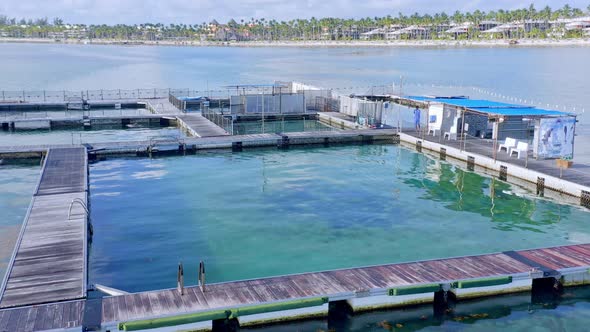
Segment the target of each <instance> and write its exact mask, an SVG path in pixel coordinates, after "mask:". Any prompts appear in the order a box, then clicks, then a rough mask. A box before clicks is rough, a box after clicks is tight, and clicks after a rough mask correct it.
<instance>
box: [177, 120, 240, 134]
mask: <svg viewBox="0 0 590 332" xmlns="http://www.w3.org/2000/svg"><path fill="white" fill-rule="evenodd" d="M176 118H177V119H178V122H179V125H180V127H182V128H184V129H186V130H187V131H188V132H189V134H190V135H191V136H194V137H215V136H228V135H229V133H228V132H227V131H225V130H224V129H223V128H221V127H219V126H218V125H216V124H215V123H213V122H211V121H209V120H208V119H207V118H205V117H204V116H202V115H200V114H184V115H179V116H177V117H176Z"/></svg>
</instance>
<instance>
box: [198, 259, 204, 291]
mask: <svg viewBox="0 0 590 332" xmlns="http://www.w3.org/2000/svg"><path fill="white" fill-rule="evenodd" d="M199 286H200V287H201V292H203V293H205V263H203V261H200V262H199Z"/></svg>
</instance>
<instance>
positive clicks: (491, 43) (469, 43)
mask: <svg viewBox="0 0 590 332" xmlns="http://www.w3.org/2000/svg"><path fill="white" fill-rule="evenodd" d="M0 43H22V44H56V45H58V44H75V45H121V46H185V47H221V46H222V47H301V48H307V47H444V48H447V47H448V48H453V47H537V46H540V47H544V46H558V47H559V46H590V37H589V38H578V39H560V40H557V39H518V40H517V43H516V44H510V42H509V40H505V39H502V40H391V41H384V40H367V41H364V40H354V41H334V40H331V41H321V40H313V41H272V42H269V41H242V42H210V41H206V42H198V41H171V40H163V41H149V40H140V41H137V40H112V39H66V40H53V39H47V38H6V37H2V38H0Z"/></svg>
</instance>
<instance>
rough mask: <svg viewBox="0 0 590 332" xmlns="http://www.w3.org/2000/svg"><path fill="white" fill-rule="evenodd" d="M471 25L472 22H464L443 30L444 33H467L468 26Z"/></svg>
mask: <svg viewBox="0 0 590 332" xmlns="http://www.w3.org/2000/svg"><path fill="white" fill-rule="evenodd" d="M472 26H473V23H472V22H465V23H462V24H460V25H456V26H454V27H452V28H450V29H449V30H447V31H445V32H446V33H467V32H468V31H469V28H471V27H472Z"/></svg>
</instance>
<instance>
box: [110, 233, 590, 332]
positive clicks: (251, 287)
mask: <svg viewBox="0 0 590 332" xmlns="http://www.w3.org/2000/svg"><path fill="white" fill-rule="evenodd" d="M588 268H590V244H582V245H571V246H562V247H553V248H545V249H533V250H523V251H516V252H504V253H494V254H487V255H477V256H467V257H457V258H448V259H438V260H427V261H419V262H412V263H401V264H388V265H379V266H370V267H362V268H352V269H342V270H333V271H325V272H316V273H303V274H295V275H286V276H279V277H271V278H262V279H254V280H245V281H236V282H226V283H218V284H208V285H206V288H205V291H202V290H201V288H200V287H187V288H185V289H184V295H181V293H180V292H179V290H177V289H168V290H161V291H150V292H142V293H135V294H128V295H121V296H114V297H107V298H103V302H102V323H103V327H111V326H115V325H117V324H118V323H122V322H123V323H124V322H132V321H137V320H146V319H152V318H156V319H157V318H162V317H168V318H171V317H173V316H175V315H180V314H188V313H205V312H219V310H227V311H228V313H229V312H232V313H233V312H234V311H235V310H237V312H240V308H241V309H242V310H243V309H246V308H248V307H249V306H253V305H257V306H258V305H261V304H269V306H268V307H266V309H268V310H269V311H272V304H278V303H283V302H285V301H293V300H304V299H311V298H318V297H319V298H325V299H326V300H327V301H329V302H332V301H342V300H354V299H359V298H370V297H376V296H384V297H387V296H397V295H401V294H412V292H409V291H408V290H412V287H413V290H416V289H418V288H419V287H421V286H425V285H428V287H432V285H436V286H437V287H438V286H439V285H440V286H441V287H443V286H445V285H448V287H449V289H450V290H451V291H453V290H454V289H461V288H470V287H475V288H477V287H484V288H485V287H486V282H487V283H488V285H489V284H490V283H491V284H494V283H493V282H490V280H491V279H490V278H507V279H506V280H508V281H509V282H512V281H513V280H519V279H528V280H529V281H530V280H532V279H536V278H544V277H548V276H550V277H554V278H557V279H559V278H560V277H561V276H566V275H568V274H573V273H578V274H579V273H585V274H588ZM498 280H501V279H498ZM504 284H505V283H504ZM495 285H502V283H495ZM428 287H427V288H423V292H424V293H431V294H432V293H433V292H434V290H432V289H428ZM496 287H497V286H496ZM435 288H436V287H435ZM443 288H444V287H443ZM443 288H441V289H443ZM404 290H405V291H404ZM498 292H500V291H499V290H498ZM258 308H260V307H258ZM242 312H245V311H242ZM234 315H235V316H238V314H235V313H234ZM172 321H173V319H172Z"/></svg>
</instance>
